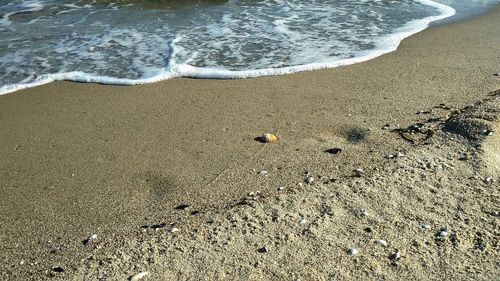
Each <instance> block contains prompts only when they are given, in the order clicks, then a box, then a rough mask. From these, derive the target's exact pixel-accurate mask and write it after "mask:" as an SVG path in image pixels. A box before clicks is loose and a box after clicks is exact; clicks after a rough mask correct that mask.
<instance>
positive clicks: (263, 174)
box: [259, 170, 269, 177]
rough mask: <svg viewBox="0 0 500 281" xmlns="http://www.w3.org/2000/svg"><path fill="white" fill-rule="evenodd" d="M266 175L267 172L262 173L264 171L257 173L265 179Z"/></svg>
mask: <svg viewBox="0 0 500 281" xmlns="http://www.w3.org/2000/svg"><path fill="white" fill-rule="evenodd" d="M268 173H269V172H268V171H264V170H262V171H260V172H259V176H264V177H266V176H267V174H268Z"/></svg>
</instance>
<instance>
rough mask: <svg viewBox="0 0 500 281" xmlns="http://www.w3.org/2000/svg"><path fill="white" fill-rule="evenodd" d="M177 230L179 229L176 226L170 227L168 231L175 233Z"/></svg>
mask: <svg viewBox="0 0 500 281" xmlns="http://www.w3.org/2000/svg"><path fill="white" fill-rule="evenodd" d="M177 231H179V229H178V228H177V227H172V229H170V232H172V233H175V232H177Z"/></svg>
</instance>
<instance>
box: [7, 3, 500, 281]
mask: <svg viewBox="0 0 500 281" xmlns="http://www.w3.org/2000/svg"><path fill="white" fill-rule="evenodd" d="M498 26H500V9H499V8H497V9H495V10H493V11H491V12H490V13H488V14H486V15H484V16H481V17H479V18H475V19H471V20H468V21H464V22H459V23H453V24H447V25H443V26H438V27H434V28H431V29H429V30H426V31H424V32H422V33H419V34H417V35H415V36H412V37H411V38H409V39H407V40H405V41H404V42H403V43H402V46H401V47H400V49H399V50H398V51H397V52H394V53H391V54H387V55H384V56H382V57H380V58H377V59H375V60H372V61H369V62H366V63H362V64H357V65H352V66H348V67H342V68H336V69H329V70H323V71H314V72H305V73H298V74H294V75H287V76H281V77H262V78H256V79H245V80H224V81H221V80H193V79H173V80H169V81H164V82H161V83H156V84H150V85H144V86H136V87H116V86H101V85H90V84H77V83H69V82H59V83H51V84H48V85H44V86H41V87H37V88H33V89H28V90H23V91H19V92H16V93H12V94H8V95H5V96H1V97H0V119H1V122H0V132H1V133H2V138H1V139H0V148H1V150H0V159H1V160H0V171H1V177H2V181H1V182H0V193H1V196H0V227H1V229H2V230H1V232H0V240H1V241H2V243H1V245H0V251H1V253H2V255H0V258H1V260H0V262H1V266H0V271H1V275H0V276H1V279H2V280H25V279H46V278H48V277H54V278H57V279H77V280H79V279H89V280H94V279H105V278H108V279H110V280H116V279H121V280H123V279H125V278H127V277H130V276H132V275H133V274H136V273H139V272H142V271H148V272H149V275H148V276H146V277H145V278H144V279H146V278H147V280H162V279H163V280H169V279H181V280H183V279H191V280H192V279H194V280H196V279H208V280H213V279H244V280H247V279H272V280H294V279H296V278H300V279H302V280H328V279H329V278H333V279H335V280H337V279H344V278H348V277H350V278H358V279H359V278H364V279H394V280H396V279H413V278H418V279H443V278H444V279H451V278H455V279H470V278H476V279H483V280H493V279H495V277H497V276H498V275H499V268H498V267H499V264H498V260H499V252H498V250H499V249H498V235H499V234H498V216H495V215H494V213H492V212H494V211H499V210H500V203H499V199H498V191H499V184H498V171H499V167H498V165H499V164H498V163H499V162H498V158H499V157H500V156H499V154H498V151H499V142H500V141H499V139H498V136H499V134H495V133H493V135H492V136H483V135H481V134H484V135H487V133H489V131H493V132H495V131H496V132H498V131H500V130H499V128H498V126H499V125H498V124H499V123H498V105H497V104H498V95H496V96H495V95H491V94H490V93H491V92H492V91H494V90H496V89H498V88H500V79H499V78H498V77H495V76H493V75H492V74H493V73H498V72H500V69H499V67H500V66H499V65H500V34H499V32H498ZM488 94H490V95H488ZM477 101H483V102H482V103H481V104H479V105H474V106H473V107H471V108H469V109H464V110H461V109H462V108H464V107H466V106H468V105H471V104H473V103H475V102H477ZM417 112H420V113H419V114H416V113H417ZM450 117H451V118H450ZM448 118H450V119H448ZM478 120H479V121H478ZM481 120H484V121H481ZM386 124H388V125H389V126H388V128H387V129H383V127H384V126H385V125H386ZM412 124H417V125H416V126H414V127H411V128H410V129H407V130H403V129H404V128H408V126H411V125H412ZM398 128H399V129H401V130H398ZM477 128H479V129H478V131H474V130H476V129H477ZM443 129H447V130H448V131H443ZM483 130H485V131H484V132H483ZM449 131H451V132H449ZM264 132H273V133H276V134H278V135H279V136H280V140H279V141H278V142H277V143H274V144H262V143H259V142H257V141H255V140H254V138H255V137H257V136H258V135H259V134H261V133H264ZM411 132H413V134H411ZM464 132H465V133H464ZM470 132H472V134H471V133H470ZM474 132H475V133H474ZM330 148H341V149H342V151H341V153H339V154H336V155H335V154H329V153H327V152H324V151H325V150H327V149H330ZM394 152H401V153H404V154H405V156H404V157H396V158H395V159H387V158H385V157H386V156H387V155H389V154H391V153H392V154H394ZM464 154H466V155H467V157H466V158H467V159H465V158H464V157H463V156H464ZM460 159H462V160H460ZM357 168H362V169H363V171H364V173H363V175H362V177H352V175H353V170H355V169H357ZM262 170H266V171H268V174H267V176H262V175H259V174H258V173H259V171H262ZM306 171H307V172H309V173H310V174H311V175H312V176H313V177H314V178H315V183H314V184H313V185H308V184H305V182H304V173H305V172H306ZM489 177H491V179H490V178H489ZM299 183H302V186H299ZM279 187H284V189H283V190H279V189H278V188H279ZM257 191H258V192H257ZM250 192H254V193H253V194H252V195H248V194H249V193H250ZM182 204H186V205H190V206H189V207H188V208H186V209H184V210H176V209H175V207H176V206H179V205H182ZM361 210H366V212H367V214H368V215H367V216H363V215H362V213H361ZM301 220H302V222H303V223H302V224H301V223H299V222H300V221H301ZM162 224H165V226H163V227H161V226H162ZM422 224H428V225H429V227H430V228H429V229H426V228H422V227H421V225H422ZM154 225H157V226H156V227H159V228H157V230H155V229H153V228H152V226H154ZM141 226H142V227H141ZM172 227H176V228H178V229H179V231H178V232H175V233H171V232H170V230H171V229H172ZM441 228H447V231H448V235H447V236H445V237H442V238H440V237H439V236H436V235H437V234H438V233H440V231H441ZM92 234H96V235H97V239H95V240H91V241H88V243H85V245H84V243H82V241H84V240H85V239H86V238H88V237H89V236H90V235H92ZM377 239H384V240H386V241H387V243H388V246H387V247H382V246H380V245H377V244H375V243H374V241H375V240H377ZM263 247H266V250H265V251H264V249H262V248H263ZM350 247H354V248H357V249H358V250H359V253H358V254H357V255H354V256H351V255H348V254H347V253H346V251H347V249H348V248H350ZM259 249H261V251H260V252H259ZM398 251H399V252H400V258H390V257H392V256H393V255H394V254H396V253H397V252H398ZM261 252H264V253H261ZM60 271H62V272H60Z"/></svg>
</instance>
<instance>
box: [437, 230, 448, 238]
mask: <svg viewBox="0 0 500 281" xmlns="http://www.w3.org/2000/svg"><path fill="white" fill-rule="evenodd" d="M448 234H449V232H448V230H447V229H441V230H439V232H438V234H437V235H438V237H440V238H445V237H446V236H448Z"/></svg>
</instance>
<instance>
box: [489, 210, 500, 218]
mask: <svg viewBox="0 0 500 281" xmlns="http://www.w3.org/2000/svg"><path fill="white" fill-rule="evenodd" d="M491 215H492V216H495V217H498V216H499V213H498V211H491Z"/></svg>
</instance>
